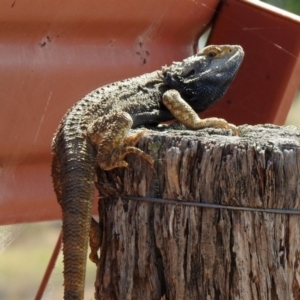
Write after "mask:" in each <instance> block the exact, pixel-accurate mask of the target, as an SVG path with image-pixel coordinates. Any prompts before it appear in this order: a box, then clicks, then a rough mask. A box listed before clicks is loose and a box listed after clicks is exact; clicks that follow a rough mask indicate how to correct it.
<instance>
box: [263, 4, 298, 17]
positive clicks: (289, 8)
mask: <svg viewBox="0 0 300 300" xmlns="http://www.w3.org/2000/svg"><path fill="white" fill-rule="evenodd" d="M262 2H265V3H268V4H272V5H274V6H277V7H279V8H282V9H284V10H287V11H289V12H292V13H294V14H297V15H300V1H299V0H262Z"/></svg>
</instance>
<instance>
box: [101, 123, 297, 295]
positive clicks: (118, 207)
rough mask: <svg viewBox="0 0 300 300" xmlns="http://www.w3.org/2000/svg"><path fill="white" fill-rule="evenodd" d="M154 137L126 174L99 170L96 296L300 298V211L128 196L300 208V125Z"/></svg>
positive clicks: (144, 142)
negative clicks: (206, 205)
mask: <svg viewBox="0 0 300 300" xmlns="http://www.w3.org/2000/svg"><path fill="white" fill-rule="evenodd" d="M240 130H241V132H242V133H241V136H240V137H235V136H229V135H224V134H226V132H225V133H224V132H223V135H222V132H221V131H219V130H212V129H210V130H209V129H208V130H201V131H198V132H191V131H175V130H170V131H168V132H157V131H155V132H152V133H151V134H148V135H145V136H144V137H143V138H142V140H141V141H140V143H139V147H140V148H141V149H143V150H144V151H145V152H147V153H149V154H150V155H151V156H152V157H153V158H154V159H155V166H154V169H151V167H150V166H149V165H148V164H147V163H146V162H144V161H142V160H141V159H140V158H137V157H136V156H134V155H129V156H128V162H129V165H130V167H129V168H128V169H127V170H124V169H123V170H122V169H118V170H114V171H111V172H103V171H99V172H98V176H99V182H101V184H100V183H99V185H98V189H99V191H100V194H101V195H102V196H104V195H108V196H110V197H109V198H106V199H100V201H99V213H100V229H101V237H102V243H101V259H100V263H99V265H98V271H97V279H96V298H97V299H147V300H148V299H171V300H173V299H178V300H179V299H251V300H252V299H272V300H273V299H275V300H276V299H280V300H281V299H300V242H299V241H300V229H299V223H300V215H287V214H274V213H265V212H246V211H233V210H228V209H211V208H199V207H188V206H182V205H171V204H159V203H149V202H141V201H136V200H135V201H134V200H123V199H121V197H120V196H122V195H130V196H150V197H157V198H166V199H177V200H184V201H192V202H207V203H218V204H222V205H231V206H247V207H260V208H278V209H283V208H284V209H299V205H300V204H299V200H300V139H299V138H300V129H299V128H297V127H291V126H290V127H278V126H274V125H265V126H242V127H240Z"/></svg>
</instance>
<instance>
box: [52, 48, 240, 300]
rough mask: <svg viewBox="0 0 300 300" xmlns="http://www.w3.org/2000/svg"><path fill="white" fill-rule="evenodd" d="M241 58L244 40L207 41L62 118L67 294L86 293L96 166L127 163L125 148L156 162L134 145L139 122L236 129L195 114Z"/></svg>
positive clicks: (59, 143) (57, 142) (60, 185)
mask: <svg viewBox="0 0 300 300" xmlns="http://www.w3.org/2000/svg"><path fill="white" fill-rule="evenodd" d="M243 57H244V52H243V49H242V47H240V46H233V45H222V46H214V45H213V46H208V47H206V48H204V49H203V50H202V51H200V52H199V53H197V54H195V55H193V56H191V57H188V58H186V59H184V60H183V61H181V62H174V63H173V64H171V65H170V66H168V67H163V68H162V69H161V70H158V71H155V72H152V73H149V74H144V75H141V76H138V77H135V78H131V79H126V80H123V81H119V82H115V83H112V84H109V85H106V86H103V87H100V88H98V89H96V90H94V91H92V92H91V93H89V94H88V95H86V96H85V97H83V98H82V99H81V100H79V101H78V102H77V103H76V104H75V105H74V106H73V107H72V108H71V109H70V110H69V111H68V112H67V113H66V115H65V116H64V117H63V119H62V121H61V123H60V125H59V127H58V129H57V131H56V133H55V136H54V138H53V142H52V152H53V154H54V156H53V162H52V177H53V184H54V190H55V192H56V195H57V198H58V202H59V204H60V205H61V208H62V215H63V217H62V219H63V226H62V227H63V255H64V299H66V300H70V299H76V300H77V299H78V300H79V299H83V297H84V282H85V269H86V257H87V247H88V239H89V230H90V226H91V208H92V202H93V194H94V177H95V168H96V167H97V166H99V167H100V168H102V169H103V170H110V169H113V168H119V167H127V162H126V161H125V160H124V158H125V156H126V155H127V154H128V153H135V154H137V155H139V156H141V157H142V158H143V159H145V160H146V161H148V162H149V163H150V164H153V159H152V158H151V157H150V156H148V155H147V154H145V153H144V152H142V151H141V150H139V149H138V148H136V147H135V145H136V143H137V142H138V140H139V139H140V137H141V136H142V135H143V134H144V133H145V131H146V130H140V131H139V132H138V133H135V134H132V133H130V129H131V128H136V127H138V126H140V125H148V124H151V125H154V124H158V123H160V122H163V121H167V120H171V119H174V118H175V119H177V120H178V121H179V122H180V123H182V124H184V125H185V126H186V127H188V128H190V129H194V130H196V129H200V128H204V127H218V128H224V129H228V128H230V129H232V130H233V131H234V133H237V128H236V127H235V126H234V125H232V124H229V123H227V122H226V121H225V120H224V119H219V118H207V119H200V118H199V116H198V115H197V113H198V112H201V111H203V110H205V109H207V108H208V107H209V106H211V105H212V104H214V103H215V102H216V101H218V100H219V99H220V98H221V97H222V96H223V95H224V93H225V92H226V90H227V88H228V86H229V85H230V83H231V82H232V80H233V78H234V77H235V75H236V73H237V70H238V69H239V67H240V65H241V62H242V60H243Z"/></svg>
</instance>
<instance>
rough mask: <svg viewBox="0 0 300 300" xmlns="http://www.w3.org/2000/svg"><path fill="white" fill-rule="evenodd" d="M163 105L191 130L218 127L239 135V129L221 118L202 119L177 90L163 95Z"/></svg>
mask: <svg viewBox="0 0 300 300" xmlns="http://www.w3.org/2000/svg"><path fill="white" fill-rule="evenodd" d="M163 104H164V105H165V106H166V107H167V108H168V109H169V110H170V112H171V113H172V115H173V116H174V117H175V118H176V119H177V120H178V121H179V122H180V123H182V124H183V125H185V126H186V127H188V128H190V129H194V130H196V129H201V128H207V127H217V128H222V129H231V130H232V131H233V133H234V134H235V135H238V132H239V131H238V128H237V127H236V126H235V125H233V124H230V123H228V122H227V121H226V120H224V119H220V118H207V119H200V117H199V116H198V115H197V113H196V112H195V111H194V110H193V109H192V107H191V106H190V105H189V104H188V103H187V102H185V101H184V99H182V97H181V96H180V94H179V92H178V91H176V90H168V91H166V92H165V93H164V95H163Z"/></svg>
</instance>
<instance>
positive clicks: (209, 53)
mask: <svg viewBox="0 0 300 300" xmlns="http://www.w3.org/2000/svg"><path fill="white" fill-rule="evenodd" d="M207 55H208V56H209V57H211V58H213V57H215V56H216V55H217V53H216V52H214V51H210V52H208V53H207Z"/></svg>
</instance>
